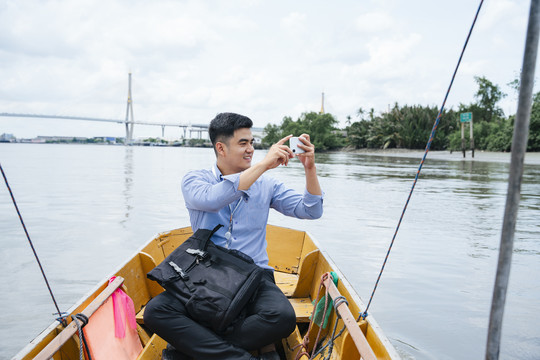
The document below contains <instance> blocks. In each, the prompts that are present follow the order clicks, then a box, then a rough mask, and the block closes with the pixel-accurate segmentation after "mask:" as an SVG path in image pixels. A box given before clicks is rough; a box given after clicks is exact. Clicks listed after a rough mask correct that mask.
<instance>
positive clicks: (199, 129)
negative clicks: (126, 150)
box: [0, 113, 208, 140]
mask: <svg viewBox="0 0 540 360" xmlns="http://www.w3.org/2000/svg"><path fill="white" fill-rule="evenodd" d="M0 116H3V117H21V118H41V119H59V120H84V121H102V122H112V123H118V124H126V123H127V124H128V125H131V124H133V125H135V124H136V125H150V126H161V131H162V133H161V134H162V136H164V131H165V127H167V126H169V127H179V128H182V129H184V137H186V132H187V131H189V132H190V136H191V133H192V132H196V133H198V134H199V137H200V134H201V133H203V132H206V131H207V130H208V124H183V123H164V122H161V123H155V122H149V121H133V122H131V121H128V122H126V121H125V120H124V119H105V118H96V117H85V116H69V115H46V114H18V113H0ZM131 135H132V136H133V133H132V134H131ZM126 138H127V136H126ZM131 140H132V139H131Z"/></svg>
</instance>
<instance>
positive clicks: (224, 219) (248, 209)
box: [144, 113, 323, 360]
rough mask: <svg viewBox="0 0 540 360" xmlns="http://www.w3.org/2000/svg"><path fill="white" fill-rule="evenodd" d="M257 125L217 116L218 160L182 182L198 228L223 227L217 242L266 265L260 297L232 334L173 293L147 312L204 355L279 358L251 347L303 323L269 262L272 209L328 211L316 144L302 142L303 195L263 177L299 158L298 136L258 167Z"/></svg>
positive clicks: (179, 345)
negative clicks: (203, 321) (293, 145)
mask: <svg viewBox="0 0 540 360" xmlns="http://www.w3.org/2000/svg"><path fill="white" fill-rule="evenodd" d="M252 126H253V123H252V121H251V120H250V119H249V118H247V117H245V116H242V115H238V114H233V113H222V114H218V115H217V116H216V117H215V118H214V119H213V120H212V122H211V123H210V127H209V134H210V140H211V141H212V144H213V146H214V151H215V153H216V157H217V161H216V164H215V165H214V166H213V167H212V168H211V169H210V170H197V171H192V172H190V173H188V174H187V175H186V176H185V177H184V179H183V181H182V192H183V195H184V200H185V202H186V207H187V209H188V211H189V215H190V220H191V227H192V229H193V231H196V230H197V229H200V228H203V229H213V228H214V227H215V226H216V225H217V224H222V225H224V226H223V227H222V228H221V229H220V230H218V231H217V232H216V233H215V234H214V235H213V236H212V241H213V242H214V243H216V244H217V245H220V246H224V247H227V248H231V249H237V250H240V251H242V252H244V253H245V254H247V255H249V256H250V257H251V258H252V259H253V260H254V261H255V263H256V264H257V265H259V266H261V267H262V268H264V269H265V272H264V275H263V280H262V281H261V284H260V286H259V289H258V291H257V295H256V298H255V299H254V300H253V301H251V302H250V303H249V304H248V305H247V309H246V317H245V318H244V319H242V320H240V321H238V322H236V323H234V328H233V329H232V330H231V331H229V332H227V333H226V334H216V333H214V332H213V331H212V330H210V329H208V328H206V327H204V326H202V325H200V324H198V323H197V319H192V318H190V317H189V315H188V314H187V311H186V309H185V307H184V305H183V304H182V303H181V302H180V301H179V300H176V298H175V297H173V296H171V295H170V294H168V293H167V292H164V293H162V294H160V295H158V296H157V297H155V298H154V299H152V300H151V301H150V302H149V303H148V305H147V306H146V309H145V313H144V320H145V324H146V325H147V326H149V327H150V329H152V330H153V331H155V332H156V333H157V334H158V335H159V336H161V337H162V338H163V339H164V340H166V341H167V342H168V343H169V344H171V345H172V346H173V347H175V348H176V349H181V350H182V352H183V353H185V354H186V355H187V356H189V357H192V358H195V359H197V360H212V359H216V360H218V359H219V360H224V359H231V360H232V359H238V360H255V359H271V360H274V359H279V357H278V355H277V353H275V352H273V353H266V354H262V355H261V357H259V358H256V357H253V356H251V355H250V353H249V352H248V351H251V350H256V349H259V348H261V347H263V346H265V345H268V344H271V343H274V342H275V341H278V340H279V339H282V338H284V337H286V336H288V335H289V334H290V333H291V332H292V331H294V328H295V325H296V316H295V313H294V310H293V308H292V306H291V305H290V303H289V301H288V300H287V298H286V297H285V295H283V293H282V292H281V290H280V289H279V288H278V287H277V286H276V285H275V281H274V274H273V269H272V268H271V267H270V266H268V255H267V253H266V223H267V220H268V213H269V210H270V208H274V209H276V210H277V211H279V212H281V213H283V214H285V215H289V216H293V217H297V218H302V219H316V218H319V217H320V216H321V215H322V211H323V208H322V203H323V200H322V191H321V187H320V185H319V180H318V178H317V171H316V167H315V148H314V146H313V145H312V144H311V142H310V140H309V135H307V134H303V135H301V136H300V139H301V140H300V141H301V142H302V144H301V145H299V147H300V148H301V149H303V150H305V152H304V153H302V154H298V155H296V156H297V157H298V158H299V160H300V161H301V162H302V165H303V166H304V169H305V177H306V190H305V191H304V193H303V194H299V193H297V192H296V191H294V190H291V189H289V188H287V187H285V185H284V184H283V183H281V182H279V181H277V180H275V179H273V178H270V177H267V176H266V175H263V174H264V173H265V172H267V171H269V170H272V169H274V168H276V167H278V166H279V165H287V164H288V162H289V160H290V159H291V158H293V157H294V156H295V155H294V153H293V152H292V151H291V149H290V148H289V147H288V146H287V145H285V142H286V141H287V140H289V138H290V137H291V136H292V135H289V136H287V137H284V138H283V139H281V140H279V141H278V142H277V143H276V144H274V145H273V146H272V147H271V148H270V149H269V151H268V153H267V154H266V156H265V157H264V159H263V160H262V161H260V162H259V163H257V164H254V165H252V164H251V161H252V157H253V152H254V148H253V141H254V139H253V135H252V133H251V127H252ZM189 357H186V358H189Z"/></svg>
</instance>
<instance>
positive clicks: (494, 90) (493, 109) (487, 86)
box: [474, 76, 506, 122]
mask: <svg viewBox="0 0 540 360" xmlns="http://www.w3.org/2000/svg"><path fill="white" fill-rule="evenodd" d="M474 80H475V81H476V83H477V84H478V91H477V92H476V94H475V95H474V98H475V99H476V100H477V102H476V105H477V106H478V108H477V109H476V112H477V114H474V115H476V116H477V117H476V118H478V119H479V120H480V119H482V120H485V121H487V122H491V121H492V120H494V118H500V117H502V116H504V112H503V111H502V109H501V108H500V107H498V106H497V103H498V102H499V101H500V100H501V99H503V98H504V97H506V94H505V93H503V92H502V91H501V90H500V88H499V86H498V85H495V84H493V83H492V82H491V81H489V80H488V79H486V78H485V77H483V76H481V77H480V76H475V77H474Z"/></svg>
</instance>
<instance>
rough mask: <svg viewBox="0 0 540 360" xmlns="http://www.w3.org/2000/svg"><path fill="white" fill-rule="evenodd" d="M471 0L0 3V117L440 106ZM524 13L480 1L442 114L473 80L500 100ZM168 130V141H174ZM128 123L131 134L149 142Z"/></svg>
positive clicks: (259, 120)
mask: <svg viewBox="0 0 540 360" xmlns="http://www.w3.org/2000/svg"><path fill="white" fill-rule="evenodd" d="M478 5H479V0H478V1H473V0H453V1H440V0H439V1H434V0H408V1H405V0H401V1H399V0H373V1H372V0H364V1H358V0H356V1H353V0H350V1H349V0H343V1H334V2H332V1H322V0H309V1H308V0H297V1H283V0H275V1H262V0H227V1H218V0H209V1H189V0H187V1H180V0H178V1H142V0H131V1H122V0H111V1H98V0H81V1H62V0H57V1H47V0H0V81H1V85H0V113H32V114H51V115H71V116H86V117H101V118H113V119H123V118H125V115H126V100H127V86H128V73H129V72H131V73H132V74H133V75H132V76H133V80H132V82H133V83H132V86H133V88H132V92H133V104H134V115H135V120H136V121H148V122H156V123H159V122H166V123H171V122H173V123H208V122H209V120H211V119H212V118H213V117H214V116H215V114H216V113H219V112H223V111H232V112H238V113H242V114H245V115H247V116H249V117H250V118H252V119H253V121H254V123H255V126H257V127H264V126H265V125H266V124H268V123H274V124H279V123H280V122H281V120H282V118H283V117H284V116H292V117H293V118H294V119H296V118H298V116H300V114H302V113H303V112H308V111H319V110H320V108H321V93H322V92H324V93H325V110H326V111H327V112H330V113H332V114H333V115H335V116H336V117H337V119H338V120H339V121H340V123H341V125H342V126H344V125H345V121H346V120H347V116H348V115H350V116H352V118H353V120H354V119H355V114H356V112H357V110H358V108H360V107H362V108H364V109H370V108H373V109H375V111H376V112H377V113H380V112H382V111H385V110H386V109H388V106H389V105H390V104H394V103H395V102H398V103H399V104H400V105H405V104H409V105H414V104H420V105H430V106H437V107H439V106H440V104H441V102H442V100H443V98H444V93H445V91H446V88H447V87H448V84H449V81H450V77H451V75H452V72H453V70H454V67H455V64H456V62H457V59H458V56H459V53H460V51H461V48H462V46H463V43H464V41H465V38H466V35H467V32H468V30H469V27H470V25H471V23H472V20H473V18H474V14H475V12H476V10H477V8H478ZM528 10H529V2H528V1H524V0H488V1H486V2H485V3H484V5H483V8H482V11H481V13H480V17H479V20H478V22H477V26H476V28H475V31H474V33H473V36H472V38H471V41H470V43H469V48H468V50H467V52H466V54H465V57H464V60H463V63H462V67H461V69H460V72H459V74H458V77H457V78H456V82H455V85H454V88H453V92H452V93H451V95H450V97H449V99H448V103H447V107H454V108H455V107H457V106H458V105H459V104H460V103H470V102H472V101H473V100H474V99H473V95H474V93H475V92H476V90H477V88H476V84H475V82H474V76H485V77H487V78H488V79H489V80H490V81H492V82H493V83H495V84H497V85H499V86H500V87H501V89H502V90H503V91H504V92H506V93H508V96H507V97H506V98H505V99H504V101H503V102H501V104H500V105H501V106H502V108H503V110H504V111H505V113H506V114H509V113H515V108H516V95H515V93H514V92H513V90H512V89H511V88H510V87H508V86H507V83H509V82H510V81H512V80H513V79H515V78H516V77H517V76H518V74H519V70H520V67H521V63H522V56H523V48H524V41H525V31H526V25H527V18H528ZM1 133H12V134H14V135H15V136H17V137H33V136H37V135H65V136H87V137H91V136H124V135H125V129H124V127H123V125H121V124H108V123H99V122H89V121H72V120H48V119H25V118H6V117H0V134H1ZM180 134H181V132H180V130H179V129H176V128H175V129H166V131H165V137H178V136H180ZM160 135H161V128H160V127H157V126H141V125H139V126H136V127H135V130H134V136H135V137H146V136H160Z"/></svg>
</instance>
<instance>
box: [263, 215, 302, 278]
mask: <svg viewBox="0 0 540 360" xmlns="http://www.w3.org/2000/svg"><path fill="white" fill-rule="evenodd" d="M304 236H305V232H303V231H298V230H293V229H287V228H283V227H278V226H273V225H267V226H266V242H267V248H266V250H267V252H268V257H269V262H268V265H270V266H272V267H273V268H274V269H276V270H278V271H282V272H286V273H292V274H297V273H298V267H299V265H300V257H301V254H302V248H303V245H304Z"/></svg>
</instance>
